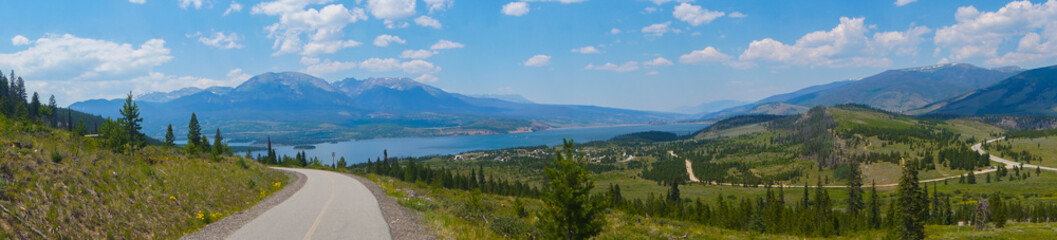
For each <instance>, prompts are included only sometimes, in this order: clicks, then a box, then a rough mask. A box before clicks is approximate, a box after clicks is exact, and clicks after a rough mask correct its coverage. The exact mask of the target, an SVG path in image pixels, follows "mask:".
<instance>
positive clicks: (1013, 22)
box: [934, 0, 1057, 64]
mask: <svg viewBox="0 0 1057 240" xmlns="http://www.w3.org/2000/svg"><path fill="white" fill-rule="evenodd" d="M954 19H955V20H956V22H957V23H955V24H953V25H950V26H946V27H943V28H940V29H938V30H936V36H935V37H934V42H935V44H936V45H937V46H938V47H939V49H943V50H946V51H947V53H948V54H949V55H948V56H947V57H946V58H948V59H949V60H951V61H963V60H965V59H970V58H977V57H985V58H987V61H986V63H988V64H1012V63H1017V62H1025V61H1036V60H1039V59H1042V58H1046V57H1047V56H1052V55H1054V54H1057V49H1054V48H1045V47H1043V48H1036V47H1034V46H1035V45H1034V43H1038V44H1039V45H1038V46H1047V45H1049V44H1048V43H1052V44H1057V43H1054V41H1055V39H1057V33H1055V32H1057V23H1054V21H1053V19H1057V1H1054V0H1049V1H1046V2H1045V3H1039V4H1032V3H1031V2H1029V1H1014V2H1010V3H1008V4H1006V5H1005V6H1003V7H1002V8H1000V9H998V10H997V11H994V12H980V11H979V10H977V9H976V8H975V7H973V6H967V7H960V8H958V11H957V12H956V13H955V14H954ZM1033 33H1034V35H1033ZM1017 39H1019V41H1020V42H1019V45H1018V48H1017V50H1016V51H1012V52H1008V53H1006V54H999V53H998V50H999V46H1002V45H1003V43H1006V41H1008V40H1017ZM1040 51H1041V52H1040ZM1000 55H1001V56H1000Z"/></svg>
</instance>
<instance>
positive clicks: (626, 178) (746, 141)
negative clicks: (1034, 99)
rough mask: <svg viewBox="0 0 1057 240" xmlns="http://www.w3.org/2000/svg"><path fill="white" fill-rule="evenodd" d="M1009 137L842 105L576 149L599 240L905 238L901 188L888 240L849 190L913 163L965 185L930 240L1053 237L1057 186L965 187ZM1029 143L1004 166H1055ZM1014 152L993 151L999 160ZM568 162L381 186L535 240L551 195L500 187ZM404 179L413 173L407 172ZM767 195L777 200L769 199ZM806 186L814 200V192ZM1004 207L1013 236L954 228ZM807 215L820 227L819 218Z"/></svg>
mask: <svg viewBox="0 0 1057 240" xmlns="http://www.w3.org/2000/svg"><path fill="white" fill-rule="evenodd" d="M1004 132H1005V130H1003V129H1001V128H998V127H995V126H991V125H988V124H983V123H980V122H974V121H969V120H964V119H957V120H934V119H923V118H914V117H909V116H904V115H898V114H892V113H889V112H886V111H882V110H877V109H873V108H870V107H866V106H862V105H839V106H836V107H829V108H816V109H812V110H810V111H808V112H807V113H806V114H803V115H799V116H791V117H780V116H750V117H742V118H734V119H730V120H728V121H723V122H720V123H717V124H716V126H714V127H710V128H708V129H704V130H703V131H701V132H698V133H697V134H695V135H694V136H693V137H690V138H683V139H678V140H671V141H653V142H651V141H600V142H590V143H585V144H578V145H576V147H575V150H576V152H578V153H579V154H583V155H584V157H585V159H586V161H587V170H588V171H589V172H590V173H591V175H592V178H593V179H594V181H595V185H594V186H595V187H594V189H593V190H592V193H593V194H594V195H595V196H596V197H597V198H599V199H605V200H604V201H605V202H606V203H607V204H608V205H609V206H610V209H609V210H608V212H607V215H606V219H608V222H609V223H608V224H607V225H606V227H605V230H604V231H603V232H602V233H601V234H600V235H599V239H652V238H684V237H685V238H700V239H716V238H727V237H729V238H735V239H754V238H756V239H803V238H804V237H834V236H839V237H843V238H851V239H881V238H884V237H885V236H886V234H887V232H889V231H888V230H886V229H887V228H888V227H889V226H890V225H889V224H891V223H890V222H888V221H891V220H893V219H891V217H892V215H891V214H890V211H894V210H889V209H892V208H894V204H896V203H895V201H896V200H897V197H896V195H897V191H896V188H895V187H894V186H891V185H889V186H879V187H877V192H878V195H877V198H878V201H879V205H880V207H879V208H880V210H879V211H880V215H881V216H879V217H878V218H879V219H881V221H882V223H881V224H880V226H879V227H867V226H865V225H863V224H865V223H864V220H862V216H856V215H854V214H850V213H848V211H849V210H848V208H849V206H850V205H849V203H848V201H849V198H850V193H849V191H848V190H847V189H846V188H842V186H843V185H845V184H847V183H848V181H849V180H848V176H849V168H850V166H852V165H850V164H849V162H850V161H853V160H854V161H857V162H858V163H860V168H859V170H860V171H861V173H862V177H861V178H862V182H863V183H865V186H864V188H865V190H866V191H867V192H869V191H870V188H869V186H870V183H872V182H876V183H877V184H878V185H884V184H894V183H897V182H898V180H899V178H900V176H901V175H902V169H901V166H900V164H901V162H903V161H904V160H914V162H916V163H919V165H918V167H919V168H921V170H920V171H919V174H918V176H919V179H921V180H926V179H935V178H943V177H953V178H952V179H947V180H942V181H937V182H932V183H929V184H927V186H926V184H922V186H924V187H926V188H927V189H928V190H927V191H925V192H926V193H925V197H926V198H927V199H928V201H929V204H928V205H929V208H930V209H934V210H935V211H932V212H930V213H929V215H928V216H927V220H926V221H925V222H926V224H927V225H928V227H927V230H926V235H927V236H929V237H940V238H948V239H960V238H978V237H994V236H1009V238H1012V239H1024V238H1028V239H1030V237H1029V236H1033V235H1032V234H1042V235H1052V234H1054V232H1053V230H1052V228H1051V227H1052V226H1053V224H1052V223H1046V222H1049V221H1052V220H1051V219H1057V211H1051V210H1054V209H1057V201H1055V200H1054V199H1057V198H1054V195H1053V194H1051V193H1050V192H1052V190H1053V187H1052V186H1057V174H1053V173H1052V172H1045V171H1043V172H1041V173H1040V172H1036V171H1034V169H1025V170H1009V171H1006V172H990V173H981V174H979V175H976V176H975V178H974V180H967V179H969V178H968V177H964V174H966V173H967V172H969V171H970V170H974V169H984V168H987V167H988V166H989V165H995V163H992V162H989V161H987V160H986V158H983V157H986V156H981V155H979V154H976V153H975V152H973V151H971V150H969V146H970V145H972V144H974V143H977V142H979V141H982V140H985V139H991V138H996V137H998V136H1001V135H1003V134H1004ZM1016 141H1025V142H1011V143H1010V144H1011V145H1012V147H1011V148H1012V150H1000V149H993V150H991V151H993V152H994V153H995V154H996V155H998V154H1011V152H1013V151H1016V152H1022V151H1027V152H1029V153H1030V154H1031V155H1033V156H1046V157H1050V156H1054V155H1053V154H1055V153H1051V151H1048V150H1047V149H1048V148H1047V147H1048V146H1057V145H1053V144H1055V143H1051V142H1049V140H1046V139H1041V140H1040V139H1024V140H1020V139H1018V140H1016ZM1029 144H1030V145H1029ZM1006 145H1007V144H1005V143H1003V144H993V145H990V146H989V148H999V147H1002V146H1006ZM555 150H556V148H555V147H546V146H537V147H522V148H513V149H502V150H491V151H479V152H470V153H463V154H460V156H461V157H460V158H458V159H459V160H453V159H456V158H453V156H437V157H424V158H417V159H410V160H411V161H408V160H409V159H401V160H400V161H399V164H395V162H393V161H387V164H395V165H387V166H389V167H385V169H392V170H389V171H388V172H389V173H386V174H388V175H389V176H396V178H388V177H377V178H374V180H375V181H376V182H379V183H380V184H381V185H383V188H387V189H388V191H389V193H390V195H391V196H394V197H395V198H397V199H398V201H399V202H401V203H402V204H404V205H405V206H408V207H410V208H413V209H415V210H418V211H420V212H422V213H423V214H424V215H425V218H426V220H427V222H429V224H430V225H431V226H432V227H433V228H434V229H435V230H436V232H438V233H440V234H441V235H442V236H445V237H448V238H490V239H491V238H514V239H531V238H533V237H531V236H529V235H526V233H534V225H533V223H535V221H538V220H537V218H535V216H534V215H532V214H528V215H519V214H518V211H517V210H516V209H519V208H524V209H527V211H528V212H530V213H531V212H533V211H534V210H533V209H538V208H540V207H541V203H540V202H539V200H537V198H538V196H539V195H538V194H535V195H534V194H532V193H531V192H528V193H521V192H519V191H512V192H502V189H505V188H496V187H494V186H493V185H491V184H492V182H493V181H494V182H496V183H514V184H515V185H516V186H520V184H522V183H524V184H526V185H527V186H530V187H532V188H533V189H536V188H538V187H542V185H541V183H542V182H543V179H542V175H543V169H544V166H545V164H546V163H547V162H549V161H551V159H553V158H554V156H555V155H554V152H555ZM391 160H392V159H391ZM687 161H689V162H690V163H692V167H691V168H692V170H693V175H694V176H696V177H697V178H698V179H700V180H702V181H704V182H705V183H687V182H688V181H689V179H688V178H689V176H690V173H688V172H687V164H686V162H687ZM410 162H414V163H415V164H414V165H410V164H409V163H410ZM1032 163H1046V161H1041V162H1038V161H1033V162H1032ZM398 165H403V166H406V167H405V168H403V169H401V168H400V167H396V166H398ZM410 166H416V167H415V168H416V169H423V167H424V168H428V169H442V171H443V172H444V173H445V174H447V173H449V172H450V173H452V174H456V175H457V176H478V177H477V178H470V180H472V179H481V181H483V179H488V182H489V183H488V184H482V185H481V186H480V187H474V185H472V184H469V185H467V184H466V183H464V182H465V181H467V180H466V179H465V177H462V178H455V179H449V178H448V177H445V175H443V174H442V175H440V176H439V177H438V176H436V175H431V174H425V175H423V174H424V173H425V172H421V171H419V172H418V173H417V175H419V177H417V178H413V177H412V178H413V179H414V180H413V181H412V182H404V181H400V180H399V179H406V178H408V177H409V176H415V175H416V174H413V173H415V172H416V171H415V170H407V168H408V167H410ZM372 169H373V172H376V173H377V172H378V169H379V167H378V164H377V163H376V164H375V165H374V167H363V166H360V167H354V168H353V171H354V172H360V173H363V172H372ZM382 172H385V171H382ZM422 176H426V177H425V178H424V177H422ZM430 176H432V177H430ZM959 176H963V177H961V178H959ZM405 181H406V180H405ZM673 181H674V182H681V184H680V186H679V187H678V188H679V192H680V193H681V196H680V197H679V198H681V199H682V201H672V200H671V199H668V200H665V198H666V197H670V196H671V195H670V194H671V193H672V192H671V187H670V185H671V184H670V183H671V182H673ZM779 184H784V185H786V186H787V187H785V188H784V194H783V193H782V191H780V190H779V189H778V188H777V187H775V186H776V185H779ZM816 184H818V185H825V186H831V187H832V188H826V189H825V190H818V189H817V188H814V186H816ZM450 185H454V186H456V187H454V188H453V187H451V186H450ZM767 185H770V186H772V187H770V188H766V187H765V186H767ZM804 185H809V186H812V187H811V188H810V189H804V188H801V186H804ZM459 186H461V187H459ZM613 189H619V191H618V194H615V195H614V190H613ZM412 192H413V194H412ZM999 193H1001V194H1004V197H1003V199H1004V201H1005V202H1006V203H1005V205H1003V209H1005V210H1003V211H1007V212H1006V214H1007V216H1008V219H1010V220H1012V222H1010V223H1009V224H1007V227H1006V228H1004V229H994V227H993V226H990V225H989V227H988V229H989V230H986V231H971V230H970V229H971V228H970V227H956V226H954V225H956V224H957V222H959V221H963V222H965V221H970V220H971V219H972V218H973V214H974V213H973V211H974V210H973V209H974V208H975V207H976V204H977V203H978V202H979V201H980V199H986V198H990V197H991V196H996V194H999ZM805 194H808V195H809V196H810V197H809V199H810V203H807V202H804V201H805V200H806V199H808V198H805V196H806V195H805ZM515 196H519V197H515ZM776 196H777V197H776ZM819 196H826V197H825V198H823V199H826V200H825V201H826V203H825V205H824V206H828V207H827V208H825V209H826V210H819V209H818V208H817V207H815V206H819V205H818V204H821V203H819V202H818V201H820V200H819V199H820V198H819ZM870 196H871V197H870V198H871V199H873V197H872V196H873V195H870ZM776 198H777V199H778V200H776ZM863 198H864V199H865V198H866V197H863ZM614 199H617V200H614ZM519 202H520V203H519ZM468 203H474V204H468ZM776 204H777V205H776ZM519 206H520V207H519ZM771 206H778V207H777V208H771ZM783 206H784V207H783ZM805 206H810V207H807V208H809V209H810V211H818V212H819V213H820V214H818V215H815V214H810V213H807V212H805V210H807V209H805ZM775 209H785V210H775ZM774 212H778V213H780V214H778V215H780V216H783V217H779V218H775V217H774V215H771V214H773V213H774ZM823 212H825V213H824V214H823ZM783 214H787V215H783ZM482 216H484V217H482ZM776 219H777V220H776ZM820 219H829V220H820ZM831 220H832V221H834V222H833V226H834V227H833V228H832V229H829V228H828V227H826V226H827V225H826V224H822V225H804V224H801V222H802V221H831ZM1028 222H1036V223H1028ZM834 230H835V231H836V232H833V231H834ZM776 233H777V234H776ZM1010 234H1013V235H1010Z"/></svg>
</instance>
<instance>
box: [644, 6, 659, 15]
mask: <svg viewBox="0 0 1057 240" xmlns="http://www.w3.org/2000/svg"><path fill="white" fill-rule="evenodd" d="M657 11H660V9H658V8H657V7H646V8H643V9H642V14H650V13H655V12H657Z"/></svg>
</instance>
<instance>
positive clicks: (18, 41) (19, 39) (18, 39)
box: [11, 35, 29, 46]
mask: <svg viewBox="0 0 1057 240" xmlns="http://www.w3.org/2000/svg"><path fill="white" fill-rule="evenodd" d="M27 44H29V38H26V37H25V36H22V35H15V37H13V38H11V45H15V46H22V45H27Z"/></svg>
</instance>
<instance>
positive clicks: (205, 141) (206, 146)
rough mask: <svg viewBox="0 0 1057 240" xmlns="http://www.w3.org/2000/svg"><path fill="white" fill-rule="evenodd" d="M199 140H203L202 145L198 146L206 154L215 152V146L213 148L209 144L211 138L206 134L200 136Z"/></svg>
mask: <svg viewBox="0 0 1057 240" xmlns="http://www.w3.org/2000/svg"><path fill="white" fill-rule="evenodd" d="M198 139H201V140H202V142H201V143H200V144H198V146H199V147H201V148H202V149H201V150H202V152H205V153H210V152H213V146H211V144H209V137H207V136H206V135H205V134H202V136H199V137H198Z"/></svg>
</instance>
